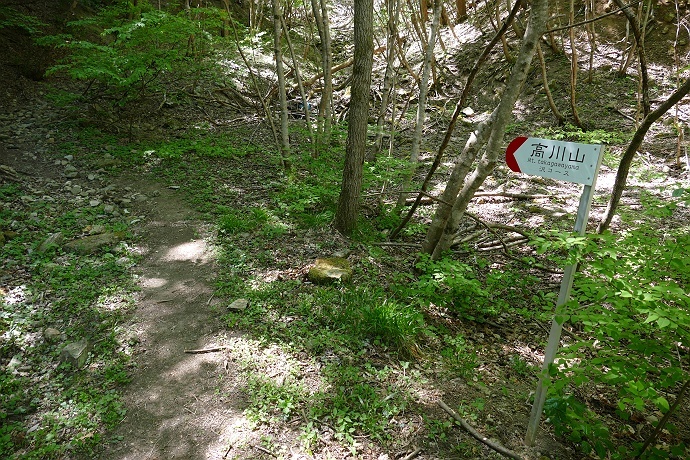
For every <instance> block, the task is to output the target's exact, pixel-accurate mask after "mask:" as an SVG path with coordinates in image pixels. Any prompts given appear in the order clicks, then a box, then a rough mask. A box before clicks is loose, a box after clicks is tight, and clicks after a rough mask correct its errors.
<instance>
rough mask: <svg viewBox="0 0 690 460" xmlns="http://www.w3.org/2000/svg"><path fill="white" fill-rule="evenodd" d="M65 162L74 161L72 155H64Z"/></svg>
mask: <svg viewBox="0 0 690 460" xmlns="http://www.w3.org/2000/svg"><path fill="white" fill-rule="evenodd" d="M65 160H67V161H72V160H74V155H65Z"/></svg>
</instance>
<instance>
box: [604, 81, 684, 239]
mask: <svg viewBox="0 0 690 460" xmlns="http://www.w3.org/2000/svg"><path fill="white" fill-rule="evenodd" d="M688 92H690V78H688V79H687V80H686V81H685V83H683V85H682V86H680V87H679V88H678V89H676V90H675V91H674V92H673V93H672V94H671V95H670V96H669V98H668V99H666V100H665V101H664V102H663V103H662V104H661V105H660V106H659V107H657V108H656V110H654V111H652V112H649V115H647V116H646V117H645V118H644V119H643V120H642V123H640V127H639V128H637V131H635V134H634V135H633V138H632V140H631V141H630V144H629V145H628V148H627V149H625V153H623V157H622V158H621V162H620V164H619V165H618V171H617V172H616V181H615V182H614V183H613V192H612V193H611V199H610V200H609V204H608V206H607V207H606V212H605V213H604V218H603V219H602V220H601V222H600V223H599V225H598V226H597V233H601V232H603V231H604V230H606V229H607V228H609V225H611V220H613V216H614V215H615V213H616V208H618V203H619V202H620V199H621V196H623V190H625V186H626V184H627V180H628V174H629V173H630V165H631V164H632V161H633V159H634V158H635V153H637V149H638V148H639V147H640V145H641V144H642V141H644V137H645V135H646V134H647V131H649V128H651V127H652V124H654V122H656V121H657V120H658V119H659V118H661V116H662V115H663V114H665V113H666V112H668V111H669V110H670V109H671V107H673V106H674V105H676V103H678V101H680V100H681V99H683V97H684V96H685V95H686V94H688Z"/></svg>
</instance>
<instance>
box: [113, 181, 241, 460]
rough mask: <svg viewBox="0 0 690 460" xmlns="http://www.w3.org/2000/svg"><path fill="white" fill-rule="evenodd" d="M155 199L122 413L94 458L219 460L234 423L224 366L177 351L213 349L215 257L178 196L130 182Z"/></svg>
mask: <svg viewBox="0 0 690 460" xmlns="http://www.w3.org/2000/svg"><path fill="white" fill-rule="evenodd" d="M130 186H131V187H132V188H133V189H136V190H137V191H139V192H141V193H144V194H147V195H149V196H155V195H157V196H156V197H155V198H152V199H151V201H149V202H148V203H146V204H145V205H144V206H145V207H144V208H142V209H139V210H137V212H143V213H144V214H145V215H146V218H145V219H144V220H142V221H141V222H140V224H139V225H140V226H141V227H140V228H139V231H140V233H141V234H140V241H141V245H142V246H141V249H142V252H143V256H144V258H143V261H142V263H141V265H140V266H139V270H138V271H139V275H140V280H139V284H140V286H141V289H142V291H141V294H140V296H139V300H138V304H137V308H136V311H135V313H134V315H133V317H132V319H131V321H132V322H131V324H130V325H129V327H130V328H131V330H130V335H131V336H132V338H133V340H134V341H138V342H139V343H138V345H137V346H136V347H135V349H136V350H137V355H136V356H135V361H136V363H137V368H136V369H135V370H134V371H133V372H132V381H131V383H130V384H129V385H127V386H126V387H125V389H124V394H123V396H124V400H125V403H126V407H127V415H126V417H125V418H124V419H123V421H122V423H121V424H120V426H119V428H118V429H116V430H115V431H114V432H113V433H112V434H111V437H110V440H111V441H117V440H120V441H119V442H112V443H110V444H108V445H107V446H106V447H105V448H104V451H103V452H102V453H101V456H100V458H104V459H113V460H115V459H117V460H125V459H136V460H143V459H150V460H153V459H161V460H162V459H171V458H183V459H221V458H224V455H225V454H226V452H227V451H228V447H229V436H230V435H231V433H226V430H228V429H230V427H232V425H233V421H234V420H235V419H236V418H237V417H241V416H242V410H243V407H242V402H241V401H242V398H241V396H240V395H238V394H237V390H236V388H235V385H236V383H235V380H234V376H235V372H234V367H233V365H232V363H228V362H227V361H226V360H225V353H199V354H190V353H185V350H198V349H204V348H209V347H213V346H217V345H220V341H222V336H223V333H224V332H223V328H222V325H221V324H220V321H219V320H218V317H217V315H216V314H215V313H214V312H213V311H212V307H213V299H212V288H211V286H210V283H209V281H210V279H211V278H212V276H213V270H214V267H215V264H214V253H213V249H212V247H211V246H210V245H209V243H208V234H207V232H206V230H205V229H204V228H203V226H202V223H201V221H199V220H197V218H196V217H197V216H196V215H195V213H194V211H192V210H191V209H189V207H188V206H187V205H186V204H185V203H184V202H183V201H182V199H180V198H179V197H178V196H177V192H175V191H172V190H168V189H165V188H163V187H162V186H160V185H158V184H156V183H154V182H146V181H141V182H137V183H135V184H130Z"/></svg>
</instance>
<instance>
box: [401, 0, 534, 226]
mask: <svg viewBox="0 0 690 460" xmlns="http://www.w3.org/2000/svg"><path fill="white" fill-rule="evenodd" d="M522 1H523V0H517V1H516V2H515V5H513V9H512V10H511V11H510V14H509V15H508V17H507V18H506V20H505V22H504V23H503V26H502V27H501V29H500V30H499V31H498V32H497V33H496V35H495V36H494V37H493V38H492V39H491V41H490V42H489V44H488V45H486V48H484V51H483V52H482V55H481V56H480V57H479V59H477V62H475V64H474V67H472V70H471V71H470V74H469V76H468V77H467V82H465V87H464V88H463V90H462V94H461V95H460V99H459V100H458V102H457V104H455V110H454V111H453V115H452V116H451V118H450V123H449V124H448V128H447V129H446V134H445V135H444V136H443V141H442V142H441V145H440V147H439V148H438V152H437V153H436V158H434V163H433V164H432V165H431V168H430V169H429V172H428V173H427V175H426V177H425V178H424V183H423V184H422V187H421V193H419V194H418V195H417V199H416V200H415V202H414V204H413V205H412V206H411V207H410V210H409V211H408V213H407V215H406V216H405V217H404V218H403V220H402V222H400V225H398V227H397V228H396V229H395V230H393V231H392V232H391V235H390V239H395V237H396V236H398V234H399V233H400V231H401V230H402V229H403V228H405V225H407V223H408V222H409V221H410V219H411V218H412V216H413V215H414V212H415V210H416V209H417V207H418V206H419V203H420V202H421V200H422V197H423V196H424V193H425V192H426V191H427V189H428V186H429V182H430V181H431V178H432V177H433V175H434V173H435V172H436V169H438V167H439V165H440V164H441V159H442V158H443V154H444V152H445V151H446V148H447V147H448V143H449V142H450V138H451V137H452V136H453V131H455V125H456V124H457V121H458V118H459V117H460V113H462V109H463V107H464V106H465V102H466V101H467V97H468V96H469V94H470V88H472V83H473V82H474V78H475V77H476V76H477V73H478V72H479V69H480V68H481V66H482V64H483V63H484V61H486V58H487V57H489V54H490V53H491V50H493V49H494V47H495V46H496V44H497V43H498V41H499V40H500V39H501V36H502V35H503V34H505V33H506V31H507V30H508V27H510V24H511V23H512V22H513V19H515V15H516V14H517V12H518V10H519V9H520V5H521V3H522ZM483 127H484V125H483V124H482V125H480V126H479V127H478V129H477V131H475V132H474V133H472V135H471V136H470V139H469V140H468V141H467V144H465V148H464V149H463V152H462V154H461V158H464V159H465V160H463V161H469V165H468V166H467V170H465V171H464V172H461V171H462V170H457V168H458V167H459V164H456V167H455V169H453V173H452V174H451V179H450V180H449V181H448V184H449V185H450V184H451V183H454V182H453V177H454V176H455V175H457V176H461V177H464V175H465V174H467V171H469V168H470V167H471V166H472V162H473V161H474V158H475V155H476V149H477V144H478V145H479V146H482V145H484V140H483V139H484V138H483V137H482V135H483V134H482V133H484V132H485V129H484V128H483ZM463 161H461V162H460V163H463ZM461 185H462V179H461V180H460V182H459V183H458V184H457V188H456V189H455V190H453V189H452V188H449V187H448V186H447V187H446V192H447V196H450V197H451V198H450V201H449V202H452V201H453V200H454V199H455V197H456V196H457V195H458V191H459V190H460V186H461ZM446 192H444V194H445V193H446ZM437 212H438V210H437ZM436 223H437V224H440V222H436ZM433 226H434V223H433V222H432V227H433ZM432 227H430V228H429V233H428V234H427V238H431V240H436V238H438V237H439V236H440V232H439V233H438V236H436V237H432V236H431V235H432V234H435V232H434V231H433V230H432ZM440 231H443V228H442V227H441V229H440Z"/></svg>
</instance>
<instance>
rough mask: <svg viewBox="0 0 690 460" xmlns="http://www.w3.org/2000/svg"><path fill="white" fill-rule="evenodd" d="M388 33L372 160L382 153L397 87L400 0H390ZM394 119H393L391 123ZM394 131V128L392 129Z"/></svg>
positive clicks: (388, 5)
mask: <svg viewBox="0 0 690 460" xmlns="http://www.w3.org/2000/svg"><path fill="white" fill-rule="evenodd" d="M386 5H387V8H388V27H387V28H388V34H387V38H386V73H385V74H384V77H383V90H382V91H381V110H380V112H379V117H378V119H377V120H376V142H375V143H374V145H376V150H375V153H374V155H372V158H371V160H375V159H376V157H375V155H378V154H379V153H381V150H382V148H383V124H384V122H385V119H386V113H387V112H388V100H389V99H390V95H391V92H392V91H393V88H394V87H395V73H396V70H395V46H396V41H397V39H398V18H399V16H400V2H399V0H388V1H387V2H386ZM392 123H393V120H391V124H392ZM391 131H392V129H391Z"/></svg>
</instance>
